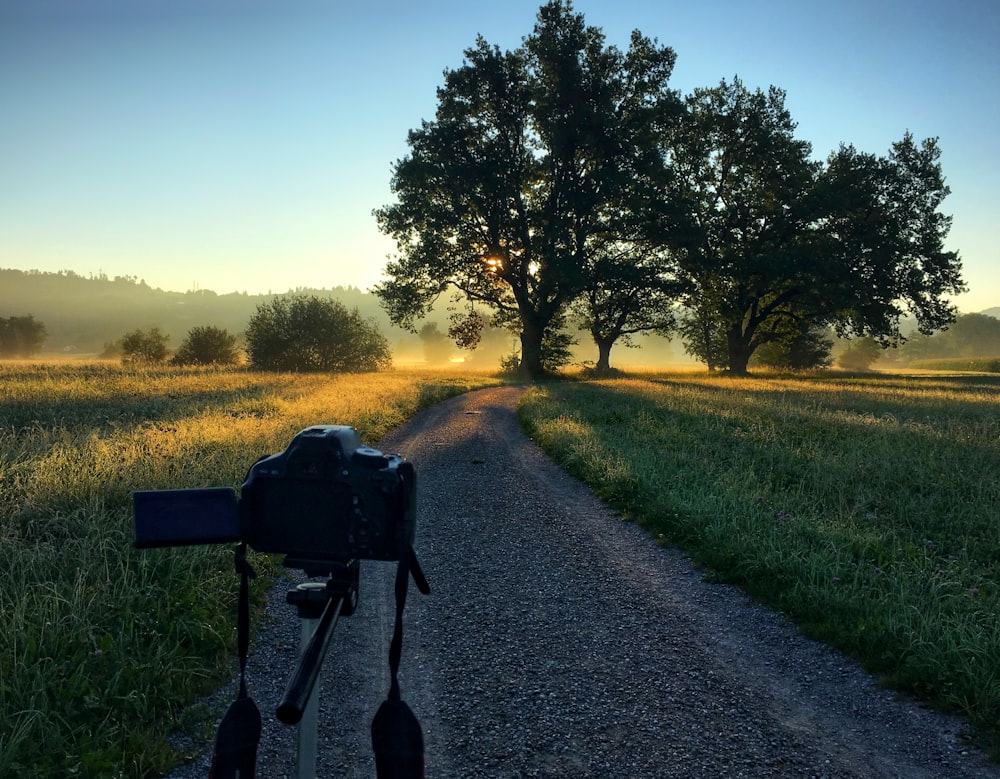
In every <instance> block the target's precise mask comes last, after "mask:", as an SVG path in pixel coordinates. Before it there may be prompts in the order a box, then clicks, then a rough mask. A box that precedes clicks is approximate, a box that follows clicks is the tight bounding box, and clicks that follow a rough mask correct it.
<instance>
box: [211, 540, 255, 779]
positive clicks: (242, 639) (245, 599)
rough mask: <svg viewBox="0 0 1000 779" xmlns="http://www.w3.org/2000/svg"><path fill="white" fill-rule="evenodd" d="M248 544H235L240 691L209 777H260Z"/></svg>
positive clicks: (220, 736) (221, 725)
mask: <svg viewBox="0 0 1000 779" xmlns="http://www.w3.org/2000/svg"><path fill="white" fill-rule="evenodd" d="M246 551H247V545H246V544H245V543H242V544H239V545H238V546H237V547H236V555H235V562H236V572H237V573H238V574H239V575H240V595H239V600H238V602H237V606H236V642H237V645H238V649H239V654H240V691H239V693H238V694H237V696H236V700H235V701H233V703H231V704H230V706H229V709H228V710H227V711H226V714H225V716H224V717H223V718H222V722H220V723H219V731H218V733H217V734H216V737H215V751H214V752H213V753H212V766H211V768H210V769H209V772H208V776H209V779H254V778H255V777H256V776H257V747H258V745H259V744H260V734H261V730H262V723H261V718H260V710H259V709H258V708H257V704H256V703H254V701H253V698H251V697H250V696H249V695H248V694H247V680H246V670H247V654H248V653H249V649H250V579H253V578H256V576H257V573H256V572H255V571H254V570H253V568H251V567H250V563H248V562H247V557H246Z"/></svg>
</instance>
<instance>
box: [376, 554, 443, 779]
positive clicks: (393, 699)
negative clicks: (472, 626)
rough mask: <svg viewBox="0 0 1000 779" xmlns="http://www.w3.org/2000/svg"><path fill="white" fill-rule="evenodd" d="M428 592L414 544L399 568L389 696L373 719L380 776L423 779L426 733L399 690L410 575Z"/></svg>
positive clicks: (390, 657)
mask: <svg viewBox="0 0 1000 779" xmlns="http://www.w3.org/2000/svg"><path fill="white" fill-rule="evenodd" d="M411 576H412V577H413V581H414V583H415V584H416V585H417V589H418V590H420V592H422V593H423V594H424V595H427V594H429V593H430V591H431V588H430V586H429V585H428V584H427V578H426V577H425V576H424V572H423V570H421V568H420V563H419V562H418V561H417V555H416V553H415V552H414V551H413V547H412V546H407V547H406V551H404V552H403V554H402V555H400V558H399V565H398V567H397V568H396V623H395V626H394V627H393V631H392V641H391V642H390V644H389V673H390V675H391V679H392V681H391V684H390V687H389V697H388V699H387V700H385V701H383V703H382V705H381V706H379V709H378V711H377V712H376V713H375V719H373V720H372V750H373V751H374V752H375V773H376V776H378V777H379V779H423V777H424V736H423V732H422V731H421V729H420V722H419V721H418V720H417V718H416V716H415V715H414V714H413V711H412V710H411V709H410V707H409V706H407V705H406V703H405V702H404V701H403V699H402V696H401V694H400V691H399V663H400V660H401V658H402V655H403V608H404V607H405V606H406V591H407V589H408V587H409V583H410V577H411Z"/></svg>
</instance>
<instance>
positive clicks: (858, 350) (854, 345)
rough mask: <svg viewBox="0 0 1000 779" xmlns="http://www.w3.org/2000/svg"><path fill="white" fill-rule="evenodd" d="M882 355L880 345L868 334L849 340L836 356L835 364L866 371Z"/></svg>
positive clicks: (853, 369)
mask: <svg viewBox="0 0 1000 779" xmlns="http://www.w3.org/2000/svg"><path fill="white" fill-rule="evenodd" d="M881 356H882V347H881V346H879V344H878V341H876V340H875V339H874V338H872V337H870V336H866V337H864V338H858V339H857V340H855V341H851V343H850V345H849V346H848V347H847V349H846V350H844V351H843V352H841V353H840V356H839V357H837V365H839V366H840V367H841V368H843V369H845V370H848V371H867V370H868V369H869V368H871V367H872V365H873V364H874V363H875V361H876V360H877V359H878V358H879V357H881Z"/></svg>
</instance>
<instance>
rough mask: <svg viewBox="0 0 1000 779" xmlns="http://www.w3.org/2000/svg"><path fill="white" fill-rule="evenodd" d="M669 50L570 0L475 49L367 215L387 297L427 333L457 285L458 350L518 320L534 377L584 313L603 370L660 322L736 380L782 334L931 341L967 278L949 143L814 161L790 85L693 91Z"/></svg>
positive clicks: (559, 356) (799, 350)
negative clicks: (509, 41) (384, 197)
mask: <svg viewBox="0 0 1000 779" xmlns="http://www.w3.org/2000/svg"><path fill="white" fill-rule="evenodd" d="M675 59H676V57H675V54H674V52H673V50H672V49H670V48H669V47H666V46H660V45H658V44H657V43H656V42H655V41H653V40H651V39H649V38H647V37H645V36H643V35H642V34H641V33H640V32H639V31H636V32H634V33H633V34H632V38H631V42H630V45H629V47H628V49H627V50H621V49H619V48H617V47H614V46H607V45H605V39H604V35H603V33H602V32H601V31H600V29H598V28H596V27H591V26H587V25H586V24H585V21H584V18H583V15H582V14H578V13H576V12H575V11H574V10H573V7H572V4H571V3H570V2H568V0H552V2H548V3H546V4H545V5H543V6H542V7H541V8H540V10H539V12H538V17H537V23H536V25H535V27H534V30H533V32H532V33H531V34H530V35H528V36H527V37H526V38H524V39H523V44H522V45H521V46H520V47H518V48H517V49H515V50H513V51H502V50H501V49H500V48H499V47H497V46H494V45H490V44H489V43H487V41H486V40H485V39H484V38H482V37H480V38H479V39H477V41H476V43H475V45H474V46H473V47H471V48H470V49H468V50H467V51H466V52H465V62H464V64H463V65H462V66H461V67H459V68H457V69H454V70H447V71H446V72H445V79H444V85H443V86H442V87H441V88H440V89H439V90H438V106H437V111H436V114H435V117H434V119H433V120H430V121H424V122H423V123H422V124H421V126H420V127H419V128H417V129H414V130H411V131H410V133H409V135H408V138H407V143H408V146H409V153H408V154H407V155H406V156H404V157H403V158H402V159H400V160H399V161H398V162H396V163H395V165H394V169H393V176H392V181H391V187H392V190H393V192H394V194H395V196H396V202H394V203H392V204H390V205H387V206H385V207H383V208H380V209H377V210H376V211H375V217H376V219H377V221H378V224H379V227H380V229H381V230H382V231H383V232H384V233H385V234H387V235H389V236H391V237H392V238H394V239H395V241H396V244H397V247H398V255H397V256H396V257H394V258H393V259H392V260H391V261H390V262H389V264H388V266H387V268H386V276H387V280H386V281H385V282H383V283H382V284H381V285H379V286H378V287H377V288H376V293H377V294H378V296H379V297H380V299H381V301H382V305H383V306H384V308H385V310H386V312H387V313H388V315H389V317H390V319H391V321H392V322H393V323H394V324H396V325H399V326H402V327H406V328H408V329H410V330H412V331H414V332H416V331H417V322H418V320H420V319H421V318H423V317H424V316H426V315H427V314H428V313H429V312H430V310H431V309H432V307H433V306H434V305H435V303H436V302H437V301H438V300H439V298H440V296H441V295H443V294H444V295H450V296H451V305H452V306H453V307H455V308H456V309H457V311H456V313H455V314H454V316H453V327H452V328H450V329H449V335H450V336H451V337H452V338H453V340H455V342H456V343H458V344H460V345H464V346H465V347H470V346H474V345H475V343H476V339H477V337H478V334H479V333H481V332H482V330H483V328H484V326H485V325H486V324H487V323H492V324H494V325H499V326H505V327H508V328H510V329H511V330H512V331H513V332H516V333H517V334H518V336H519V338H520V366H521V368H522V370H523V371H524V372H525V373H527V374H528V375H531V376H538V375H542V374H544V373H545V372H546V371H547V370H550V369H551V368H552V367H553V366H557V365H558V364H559V363H560V362H561V361H564V360H565V359H567V354H568V352H567V348H566V347H567V345H568V344H567V337H568V335H567V334H568V329H567V327H568V325H570V324H576V325H578V326H581V327H583V328H584V329H585V330H586V331H589V333H590V335H591V337H592V338H593V340H594V343H595V345H596V346H597V348H598V362H597V367H598V368H599V369H605V370H607V369H609V368H610V352H611V349H612V346H613V345H614V344H616V343H627V342H628V339H629V338H630V337H632V336H634V335H635V334H638V333H642V332H660V333H665V334H670V335H679V336H680V337H682V338H683V340H684V343H685V346H686V349H687V350H688V352H689V353H690V354H692V355H693V356H695V357H697V358H698V359H700V360H702V361H703V362H704V363H705V364H706V365H708V366H709V368H713V369H714V368H719V369H725V370H728V371H731V372H733V373H744V372H746V370H747V368H748V366H749V365H750V364H751V361H752V360H753V358H754V357H755V355H757V354H758V353H759V352H760V350H762V349H765V351H766V347H768V346H769V345H774V344H778V345H781V348H782V349H783V350H784V352H785V355H786V358H787V359H788V360H790V361H793V362H795V361H798V360H801V359H806V360H807V361H808V359H807V357H806V356H807V355H808V354H810V353H813V354H814V355H815V353H816V349H817V347H819V346H821V341H822V338H824V337H825V336H822V335H821V334H822V333H824V332H826V331H827V329H832V330H833V331H834V333H835V334H836V335H837V336H839V337H848V338H861V337H867V338H870V339H872V340H873V341H874V343H875V344H876V345H878V346H879V347H883V346H888V345H894V344H899V343H901V342H902V341H903V335H902V333H901V330H900V324H901V321H902V320H903V318H904V317H905V316H912V317H913V318H914V319H915V320H916V323H917V326H918V328H919V332H920V333H922V334H930V333H932V332H934V331H936V330H938V329H940V328H942V327H943V326H945V325H947V324H948V323H949V322H951V321H953V319H954V317H955V313H956V312H955V309H954V306H952V305H951V304H950V303H948V302H947V296H948V295H951V294H956V293H959V292H962V291H964V289H965V286H964V283H963V281H962V278H961V272H960V271H961V264H960V261H959V258H958V255H957V253H955V252H953V251H946V250H945V249H944V240H945V238H946V236H947V234H948V231H949V228H950V221H951V220H950V218H949V217H947V216H944V215H942V214H941V213H940V212H939V207H940V205H941V203H942V201H943V200H944V198H945V197H946V196H947V195H948V192H949V190H948V188H947V186H945V184H944V177H943V175H942V171H941V166H940V149H939V147H938V144H937V140H936V139H933V138H930V139H926V140H923V141H917V140H916V139H914V137H913V136H912V135H911V134H910V133H909V132H907V133H905V134H904V135H903V137H902V138H901V139H900V140H899V141H897V142H896V143H894V144H892V146H891V148H890V149H889V151H888V153H887V154H886V155H884V156H878V155H874V154H870V153H867V152H861V151H859V150H857V149H856V148H855V147H853V146H851V145H841V146H840V148H839V149H837V150H836V151H834V152H832V153H831V154H830V155H829V156H828V157H827V158H826V160H825V161H823V162H819V161H816V160H814V159H813V158H812V148H811V146H810V144H809V143H808V142H806V141H803V140H801V139H799V138H796V136H795V127H796V125H795V122H794V121H793V119H792V117H791V114H790V113H789V111H788V109H787V108H786V106H785V93H784V91H782V90H781V89H779V88H777V87H774V86H772V87H770V88H769V89H768V90H766V91H764V90H761V89H756V90H752V89H749V88H748V87H746V86H744V84H743V83H742V82H741V81H740V80H739V79H738V78H734V79H733V80H732V81H726V80H723V81H721V82H720V83H719V85H718V86H714V87H708V88H701V89H696V90H694V91H693V92H692V93H691V94H690V95H687V96H684V97H682V96H680V95H679V94H678V93H677V92H676V91H675V90H672V89H670V88H669V86H668V80H669V77H670V75H671V72H672V70H673V66H674V62H675ZM817 339H819V340H817ZM768 359H773V355H772V356H771V357H769V358H768Z"/></svg>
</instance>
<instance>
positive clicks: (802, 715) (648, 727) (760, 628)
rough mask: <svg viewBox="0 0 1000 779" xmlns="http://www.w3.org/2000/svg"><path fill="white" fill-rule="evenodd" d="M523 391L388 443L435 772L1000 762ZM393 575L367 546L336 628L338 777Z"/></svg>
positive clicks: (284, 730)
mask: <svg viewBox="0 0 1000 779" xmlns="http://www.w3.org/2000/svg"><path fill="white" fill-rule="evenodd" d="M520 392H521V390H519V389H517V388H513V387H506V388H500V389H488V390H482V391H478V392H474V393H471V394H468V395H463V396H461V397H458V398H453V399H451V400H449V401H446V402H444V403H441V404H439V405H437V406H435V407H433V408H431V409H428V410H427V411H425V412H422V413H421V414H419V415H417V416H416V417H414V418H413V419H412V420H410V421H409V422H408V423H407V424H405V425H404V426H402V427H401V428H399V429H398V430H396V431H394V432H393V433H392V434H391V435H389V436H388V437H387V438H386V439H384V440H383V441H381V442H379V444H378V445H379V447H380V448H382V449H383V450H384V451H388V452H399V453H401V454H403V455H405V456H406V457H407V458H408V459H410V460H411V461H412V462H413V463H414V465H415V466H416V469H417V474H418V496H419V497H418V500H419V515H418V516H419V524H418V529H417V543H416V548H417V554H418V556H419V558H420V561H421V563H422V565H423V568H424V571H425V572H426V574H427V578H428V580H429V581H430V584H431V589H432V593H431V595H429V596H422V595H420V594H419V593H418V592H417V591H416V589H415V588H413V587H411V589H410V595H409V599H408V601H407V611H406V632H405V639H404V648H403V662H402V671H401V674H400V683H401V686H402V691H403V697H404V699H405V700H407V702H408V703H409V704H410V705H411V707H412V708H413V710H414V711H415V713H416V714H417V716H418V718H419V719H420V721H421V724H422V725H423V729H424V737H425V741H426V762H427V776H428V778H429V779H431V778H433V779H446V778H455V779H474V778H478V777H536V776H537V777H627V778H629V779H633V778H635V779H640V778H644V777H649V778H650V779H652V778H656V779H659V778H660V777H831V778H837V779H840V778H841V777H844V778H846V777H905V779H916V778H918V777H948V778H949V779H951V778H953V777H1000V767H997V766H995V765H991V764H990V763H989V762H988V761H987V760H986V759H985V758H984V757H983V755H982V754H981V753H979V752H978V751H976V750H975V749H973V748H970V747H968V746H967V745H966V744H965V743H964V741H963V739H962V736H961V733H962V727H963V726H962V723H961V722H960V721H958V720H957V719H955V718H951V717H945V716H942V715H940V714H937V713H934V712H930V711H928V710H926V709H924V708H921V707H919V706H917V705H915V704H914V703H912V702H909V701H902V700H899V699H898V698H897V697H896V696H895V695H893V694H892V693H891V692H888V691H886V690H883V689H881V688H879V687H878V686H877V684H876V683H875V681H874V680H873V679H872V678H871V677H870V676H869V675H867V674H865V673H864V672H863V671H862V670H860V669H859V668H858V667H857V666H856V665H855V664H854V663H852V662H850V661H848V660H845V659H844V658H843V657H841V656H839V655H837V654H836V653H834V652H832V651H831V650H829V649H828V648H826V647H825V646H823V645H820V644H817V643H815V642H813V641H810V640H808V639H805V638H803V637H802V636H801V635H799V634H798V633H797V632H796V630H795V628H794V627H792V626H790V625H788V624H787V623H786V622H785V621H784V620H782V619H781V618H780V617H779V616H777V615H775V614H773V613H771V612H769V611H767V610H766V609H763V608H761V607H759V606H757V605H755V604H754V603H752V602H751V601H750V600H749V599H747V598H746V597H745V596H744V595H742V594H741V593H740V592H739V591H738V590H737V589H735V588H732V587H728V586H722V585H717V584H708V583H706V582H704V581H702V579H701V576H700V574H699V573H698V572H697V571H696V570H695V569H694V568H693V567H692V565H691V563H690V561H689V560H688V559H686V558H685V557H684V556H683V555H682V554H680V553H678V552H676V551H674V550H670V549H663V548H661V547H660V546H658V545H657V544H656V543H654V542H653V541H652V540H651V539H650V538H649V537H648V536H647V535H645V534H644V533H643V532H642V531H641V530H639V529H638V528H637V527H635V526H633V525H631V524H629V523H625V522H622V521H620V520H619V519H617V518H616V517H615V515H614V514H613V513H611V512H609V511H608V510H607V509H606V508H605V507H604V506H603V505H602V504H601V503H600V502H599V501H598V500H597V499H596V498H594V497H593V495H592V494H591V493H590V492H589V491H588V490H587V489H586V488H585V487H583V486H582V485H581V484H579V483H578V482H576V481H575V480H573V479H571V478H569V477H568V476H566V475H565V474H564V473H562V472H561V471H560V470H559V469H558V468H556V467H555V466H554V465H553V464H552V463H551V462H550V461H549V460H548V459H547V458H546V457H545V456H544V455H543V454H542V453H541V452H540V451H539V450H538V449H537V448H536V447H535V446H534V445H533V444H532V443H531V442H530V441H529V440H528V439H527V438H526V437H525V436H524V435H523V433H522V432H521V431H520V429H519V427H518V423H517V419H516V415H515V411H514V409H515V406H516V403H517V400H518V398H519V396H520ZM323 421H325V422H331V423H336V422H337V420H323ZM393 575H394V566H393V565H392V564H390V563H377V562H370V561H369V562H365V563H363V564H362V581H361V605H360V607H359V609H358V612H357V613H356V614H355V615H354V616H351V617H349V618H344V619H342V620H341V621H340V623H339V624H338V625H337V627H336V630H335V632H334V637H333V642H332V644H331V646H330V650H329V653H328V655H327V658H326V662H325V664H324V670H323V688H322V693H321V701H320V732H321V744H320V758H319V766H318V771H317V776H318V777H365V779H370V778H371V777H374V775H375V771H374V761H373V759H372V756H371V746H370V735H369V723H370V722H371V718H372V716H373V715H374V712H375V710H376V708H377V707H378V705H379V703H380V702H381V701H382V700H383V699H384V697H385V695H386V692H387V691H388V687H389V673H388V665H387V659H386V658H387V652H388V643H389V638H390V636H391V633H392V619H393V609H394V603H393V598H392V578H393ZM234 586H235V585H234ZM289 586H291V585H290V583H289V584H288V586H283V585H279V586H278V587H276V588H275V589H274V590H273V591H272V594H271V597H270V604H269V616H268V617H267V618H266V620H265V623H264V624H263V625H262V626H260V628H261V630H260V639H259V641H258V644H257V647H256V649H255V650H254V654H253V656H252V657H251V660H250V664H249V677H248V680H249V688H250V693H251V695H252V696H253V697H254V698H255V700H256V701H257V703H258V705H259V706H260V709H261V711H262V713H263V715H264V721H265V725H264V728H265V730H264V736H263V742H262V745H261V750H260V755H259V776H261V777H262V778H266V779H270V778H271V777H275V778H278V777H290V776H294V767H295V744H294V737H295V729H294V728H289V727H287V726H284V725H282V724H280V723H278V722H277V721H276V720H275V717H274V708H275V706H276V705H277V702H278V700H279V699H280V697H281V693H282V691H283V689H284V685H285V682H286V680H287V678H288V674H289V672H290V669H291V667H292V665H293V663H294V658H295V656H296V653H297V649H298V644H299V626H298V622H297V619H296V617H295V615H294V612H293V610H292V609H291V607H289V606H286V605H285V603H284V598H285V592H286V590H287V589H288V587H289ZM234 689H235V688H234V687H232V686H230V688H228V689H227V690H224V691H222V693H221V695H222V697H223V698H231V697H232V695H233V690H234ZM207 764H208V758H207V756H206V757H204V758H202V759H201V760H200V761H197V762H196V763H194V764H192V765H189V766H186V767H184V768H181V769H178V770H176V771H174V772H173V773H171V774H170V775H169V779H190V778H191V777H204V776H206V773H207Z"/></svg>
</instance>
